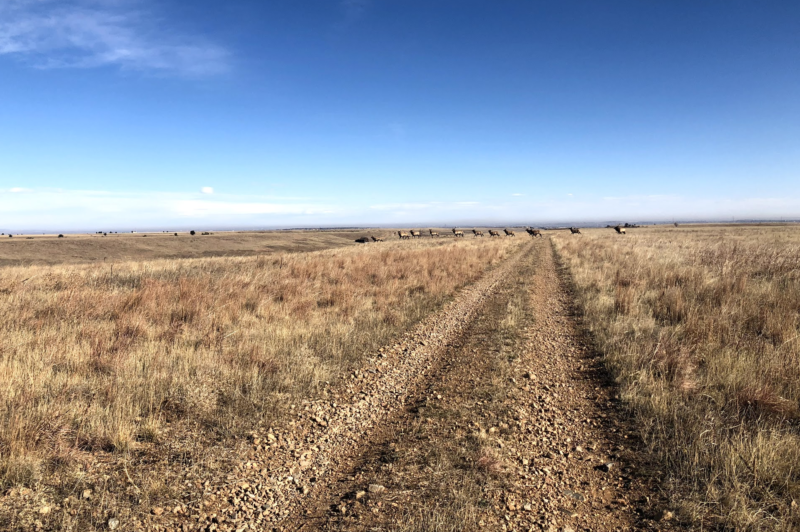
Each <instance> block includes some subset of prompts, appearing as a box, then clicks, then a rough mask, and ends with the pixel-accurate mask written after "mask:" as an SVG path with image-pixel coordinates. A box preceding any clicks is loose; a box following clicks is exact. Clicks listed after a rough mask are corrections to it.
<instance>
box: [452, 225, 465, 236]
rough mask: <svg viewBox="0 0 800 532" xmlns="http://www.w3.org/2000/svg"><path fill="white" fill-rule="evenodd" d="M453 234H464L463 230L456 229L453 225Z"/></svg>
mask: <svg viewBox="0 0 800 532" xmlns="http://www.w3.org/2000/svg"><path fill="white" fill-rule="evenodd" d="M453 235H454V236H455V237H456V238H458V237H463V236H464V231H460V230H458V229H456V228H455V227H454V228H453Z"/></svg>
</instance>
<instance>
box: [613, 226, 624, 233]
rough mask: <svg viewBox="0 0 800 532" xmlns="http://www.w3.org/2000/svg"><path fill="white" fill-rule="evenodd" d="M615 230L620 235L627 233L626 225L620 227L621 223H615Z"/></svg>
mask: <svg viewBox="0 0 800 532" xmlns="http://www.w3.org/2000/svg"><path fill="white" fill-rule="evenodd" d="M614 231H616V232H617V233H618V234H620V235H624V234H625V228H624V227H620V226H619V225H615V226H614Z"/></svg>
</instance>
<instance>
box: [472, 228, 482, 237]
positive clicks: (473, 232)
mask: <svg viewBox="0 0 800 532" xmlns="http://www.w3.org/2000/svg"><path fill="white" fill-rule="evenodd" d="M472 235H473V236H472V238H475V237H477V236H483V231H476V230H475V229H473V230H472Z"/></svg>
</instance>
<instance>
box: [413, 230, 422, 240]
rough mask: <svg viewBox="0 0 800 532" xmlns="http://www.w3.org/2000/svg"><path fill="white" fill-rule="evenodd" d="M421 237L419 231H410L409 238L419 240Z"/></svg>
mask: <svg viewBox="0 0 800 532" xmlns="http://www.w3.org/2000/svg"><path fill="white" fill-rule="evenodd" d="M421 237H422V233H421V232H420V231H415V230H414V229H411V238H421Z"/></svg>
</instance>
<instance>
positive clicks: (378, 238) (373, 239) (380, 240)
mask: <svg viewBox="0 0 800 532" xmlns="http://www.w3.org/2000/svg"><path fill="white" fill-rule="evenodd" d="M370 238H372V241H373V242H383V239H382V238H381V237H377V238H376V237H374V236H373V237H370Z"/></svg>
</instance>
